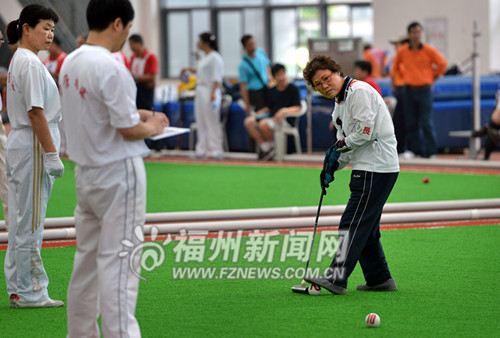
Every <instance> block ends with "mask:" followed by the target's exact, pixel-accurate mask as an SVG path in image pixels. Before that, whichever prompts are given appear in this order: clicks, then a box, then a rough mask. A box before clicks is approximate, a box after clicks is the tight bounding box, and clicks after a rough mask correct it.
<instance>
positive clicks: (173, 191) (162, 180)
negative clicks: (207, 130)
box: [0, 161, 500, 217]
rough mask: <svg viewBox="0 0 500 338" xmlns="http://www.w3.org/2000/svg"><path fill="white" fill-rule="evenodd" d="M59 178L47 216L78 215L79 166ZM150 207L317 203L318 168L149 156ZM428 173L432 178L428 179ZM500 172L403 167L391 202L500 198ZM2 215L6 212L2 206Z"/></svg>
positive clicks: (345, 173) (340, 199)
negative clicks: (179, 160) (193, 161)
mask: <svg viewBox="0 0 500 338" xmlns="http://www.w3.org/2000/svg"><path fill="white" fill-rule="evenodd" d="M64 163H65V173H64V176H63V177H62V178H59V179H57V180H56V182H55V184H54V188H53V192H52V195H51V197H50V200H49V204H48V207H47V217H67V216H73V211H74V208H75V205H76V193H75V188H74V169H73V165H72V164H71V163H70V162H69V161H64ZM146 171H147V179H148V202H147V212H169V211H192V210H220V209H245V208H270V207H288V206H311V205H317V203H318V199H319V194H320V187H319V173H320V166H319V165H318V168H291V167H260V166H234V165H206V164H176V163H158V162H146ZM350 174H351V171H350V170H341V171H339V172H337V173H336V174H335V177H336V179H335V181H334V182H333V183H332V184H331V186H330V188H329V189H328V195H327V196H325V198H324V202H323V203H324V204H328V205H345V204H346V203H347V200H348V198H349V186H348V185H349V179H350ZM424 176H428V177H429V178H430V183H428V184H424V183H422V178H423V177H424ZM499 189H500V175H476V174H450V173H426V172H401V173H400V175H399V178H398V181H397V182H396V185H395V187H394V189H393V191H392V193H391V196H390V197H389V201H388V202H413V201H438V200H454V199H474V198H498V197H499V194H498V191H499ZM0 217H3V214H2V211H1V209H0Z"/></svg>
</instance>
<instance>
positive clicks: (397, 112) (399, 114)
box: [392, 87, 406, 154]
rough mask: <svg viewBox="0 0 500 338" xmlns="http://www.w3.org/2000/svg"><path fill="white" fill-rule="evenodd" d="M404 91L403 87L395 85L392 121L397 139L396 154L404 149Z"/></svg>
mask: <svg viewBox="0 0 500 338" xmlns="http://www.w3.org/2000/svg"><path fill="white" fill-rule="evenodd" d="M404 95H405V92H404V88H403V87H396V90H395V91H394V97H396V100H397V103H396V108H395V109H394V116H393V117H392V121H393V123H394V133H395V134H396V140H397V141H398V154H401V153H404V152H405V150H406V125H405V111H404V105H405V104H404V98H405V96H404Z"/></svg>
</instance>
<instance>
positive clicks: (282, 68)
mask: <svg viewBox="0 0 500 338" xmlns="http://www.w3.org/2000/svg"><path fill="white" fill-rule="evenodd" d="M280 71H284V72H286V68H285V66H283V65H282V64H281V63H275V64H274V65H273V66H272V67H271V74H272V75H273V76H274V75H276V74H277V73H278V72H280Z"/></svg>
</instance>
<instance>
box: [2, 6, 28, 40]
mask: <svg viewBox="0 0 500 338" xmlns="http://www.w3.org/2000/svg"><path fill="white" fill-rule="evenodd" d="M22 10H23V7H22V6H21V5H20V4H19V1H17V0H1V3H0V16H1V17H2V19H3V21H4V22H5V24H6V25H7V24H8V23H9V22H11V21H12V20H17V19H19V14H20V13H21V11H22ZM4 37H5V34H4Z"/></svg>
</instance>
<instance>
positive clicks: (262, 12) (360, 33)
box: [160, 0, 373, 78]
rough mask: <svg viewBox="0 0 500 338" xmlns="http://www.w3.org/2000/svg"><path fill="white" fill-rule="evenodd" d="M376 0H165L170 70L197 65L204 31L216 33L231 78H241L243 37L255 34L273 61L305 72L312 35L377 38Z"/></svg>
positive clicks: (172, 74)
mask: <svg viewBox="0 0 500 338" xmlns="http://www.w3.org/2000/svg"><path fill="white" fill-rule="evenodd" d="M371 2H372V0H160V3H161V6H162V10H163V13H164V15H163V16H162V17H163V18H164V20H166V24H164V26H163V27H164V29H165V30H166V31H165V32H164V34H163V39H164V41H165V42H166V43H165V44H164V46H165V47H164V50H163V52H164V54H165V55H163V56H162V57H163V60H164V64H165V67H164V70H163V71H164V75H166V76H167V77H177V76H178V73H179V71H180V69H181V68H182V67H185V66H195V52H196V44H197V41H198V35H199V34H200V33H201V32H204V31H211V32H214V33H215V34H216V37H217V41H218V44H219V52H220V53H221V55H222V58H223V60H224V71H225V73H224V75H225V77H226V78H237V77H238V66H239V63H240V62H241V58H242V56H243V48H242V46H241V42H240V39H241V37H242V36H243V35H244V34H251V35H252V36H253V37H254V38H255V40H256V42H257V45H258V46H259V47H261V48H262V49H264V51H265V52H266V55H267V56H268V57H269V59H270V60H271V61H272V62H273V63H276V62H279V63H282V64H284V65H285V66H286V68H287V71H288V74H289V75H290V76H291V77H301V74H302V69H303V68H304V67H305V64H306V63H307V60H308V59H309V51H308V40H309V39H311V38H358V37H359V38H362V39H363V41H364V42H365V43H366V42H372V41H373V9H372V7H371Z"/></svg>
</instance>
